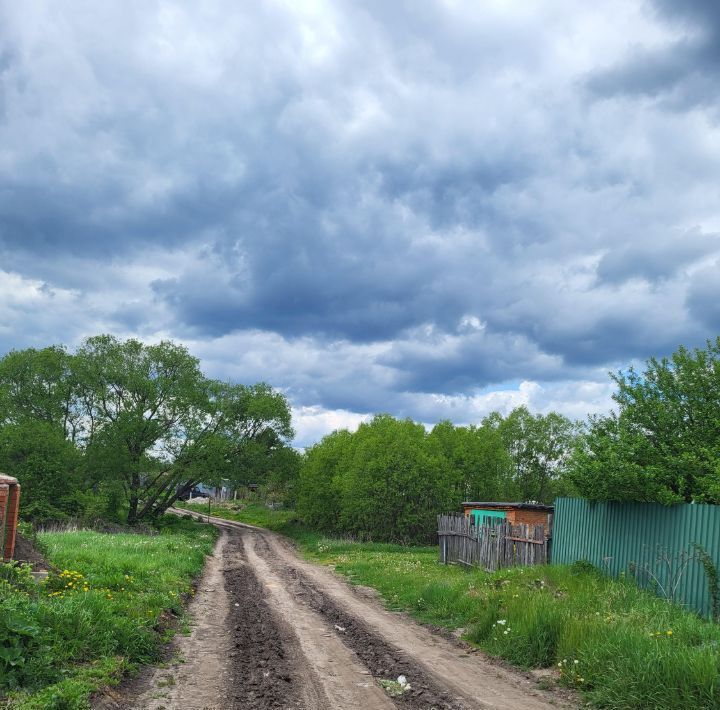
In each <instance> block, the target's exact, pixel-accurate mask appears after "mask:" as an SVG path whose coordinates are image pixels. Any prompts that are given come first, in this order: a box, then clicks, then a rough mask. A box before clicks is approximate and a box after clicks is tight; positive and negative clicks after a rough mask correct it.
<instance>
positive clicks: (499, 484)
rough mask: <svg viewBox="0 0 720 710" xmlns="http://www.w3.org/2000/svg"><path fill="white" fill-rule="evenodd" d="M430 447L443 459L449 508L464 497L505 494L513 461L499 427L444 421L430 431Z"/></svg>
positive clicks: (491, 497)
mask: <svg viewBox="0 0 720 710" xmlns="http://www.w3.org/2000/svg"><path fill="white" fill-rule="evenodd" d="M428 447H429V450H431V451H432V452H433V453H434V454H436V455H437V456H439V457H441V458H442V459H443V469H444V475H443V480H444V482H445V486H446V492H447V496H448V505H447V507H448V508H457V507H458V505H459V504H460V503H461V502H462V501H464V500H486V501H487V500H497V499H499V498H501V497H502V493H503V491H504V489H505V488H506V482H507V480H508V478H509V476H510V473H511V461H510V457H509V456H508V453H507V451H506V450H505V446H504V443H503V440H502V437H501V436H500V434H499V432H498V431H497V429H496V428H493V427H492V426H489V425H487V424H485V425H482V426H479V427H476V426H469V427H456V426H454V425H453V424H452V423H451V422H449V421H442V422H439V423H438V424H436V425H435V426H434V427H433V429H432V431H431V432H430V434H429V436H428Z"/></svg>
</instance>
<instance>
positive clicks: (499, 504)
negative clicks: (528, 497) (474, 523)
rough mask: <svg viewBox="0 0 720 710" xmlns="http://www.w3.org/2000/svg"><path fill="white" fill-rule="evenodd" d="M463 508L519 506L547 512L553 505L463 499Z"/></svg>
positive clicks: (486, 508) (551, 509)
mask: <svg viewBox="0 0 720 710" xmlns="http://www.w3.org/2000/svg"><path fill="white" fill-rule="evenodd" d="M462 505H463V507H464V508H480V509H483V510H491V509H493V508H519V509H524V510H546V511H548V512H549V513H551V512H552V511H553V506H551V505H545V504H544V503H519V502H516V503H507V502H499V501H465V502H464V503H463V504H462Z"/></svg>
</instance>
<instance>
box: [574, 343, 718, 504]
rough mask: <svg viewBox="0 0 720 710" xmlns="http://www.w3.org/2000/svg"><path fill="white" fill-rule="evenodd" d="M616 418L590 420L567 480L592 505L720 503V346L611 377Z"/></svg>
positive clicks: (681, 351) (686, 351)
mask: <svg viewBox="0 0 720 710" xmlns="http://www.w3.org/2000/svg"><path fill="white" fill-rule="evenodd" d="M613 380H614V381H615V383H616V385H617V391H616V393H615V394H614V395H613V399H614V400H615V402H616V403H617V411H616V412H613V413H611V414H609V415H608V416H600V417H593V418H591V420H590V422H589V424H588V428H587V431H586V433H585V435H584V436H583V437H582V438H581V439H580V442H579V446H578V447H577V450H576V452H575V454H574V456H573V459H572V466H571V469H570V477H571V479H572V481H573V483H574V484H575V486H576V487H577V489H578V490H579V492H580V493H581V494H582V495H584V496H585V497H587V498H590V499H593V500H621V501H653V502H659V503H666V504H670V503H677V502H691V501H696V502H707V503H720V338H717V339H716V340H715V341H714V342H712V341H708V343H707V347H706V348H704V349H699V348H698V349H694V350H689V349H687V348H684V347H681V348H679V349H678V351H677V352H675V353H674V354H673V355H672V356H671V357H669V358H661V359H656V358H651V359H650V360H648V361H647V362H646V363H645V368H644V370H643V371H642V372H638V371H636V370H635V369H634V368H630V369H629V370H627V371H626V372H618V373H617V374H615V375H613Z"/></svg>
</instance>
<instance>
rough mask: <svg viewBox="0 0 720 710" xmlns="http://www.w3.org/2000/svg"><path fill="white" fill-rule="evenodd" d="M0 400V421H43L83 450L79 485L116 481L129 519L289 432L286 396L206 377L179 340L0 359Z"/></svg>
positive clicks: (261, 452)
mask: <svg viewBox="0 0 720 710" xmlns="http://www.w3.org/2000/svg"><path fill="white" fill-rule="evenodd" d="M0 404H2V405H3V410H2V411H3V412H4V417H5V418H4V420H2V421H0V426H4V427H9V426H15V427H18V426H21V427H25V428H24V429H22V430H19V431H24V432H29V431H30V429H28V428H27V427H28V426H29V423H33V422H34V423H37V422H41V423H43V424H44V425H45V426H46V427H48V428H49V429H52V430H53V431H54V432H56V434H57V436H60V437H61V438H62V437H64V438H65V439H66V440H67V442H68V443H69V444H70V446H71V447H74V448H75V450H76V452H77V453H78V454H80V455H82V461H83V467H84V470H85V472H86V473H85V479H84V482H85V484H86V485H88V484H97V483H99V482H103V481H109V482H113V483H115V482H117V483H119V485H121V486H122V490H123V491H124V494H125V498H126V502H127V509H128V512H127V520H128V522H129V523H131V524H132V523H135V522H137V521H138V520H140V519H142V518H147V517H155V516H157V515H159V514H161V513H162V512H164V511H165V510H166V509H167V508H168V507H169V506H170V505H172V503H173V502H174V501H175V500H177V498H178V497H179V496H180V495H182V494H183V493H185V492H187V491H188V490H190V489H191V488H192V487H193V486H194V485H195V484H196V483H197V482H198V481H199V480H203V481H205V482H208V483H213V482H217V481H219V480H220V479H222V478H237V477H240V476H241V472H242V471H244V470H246V469H247V467H248V466H249V465H256V464H257V462H258V461H261V460H262V458H263V457H266V456H271V455H272V454H273V452H276V451H277V450H278V449H280V448H282V447H284V446H285V445H286V441H285V440H286V439H288V438H289V437H291V436H292V428H291V425H290V410H289V406H288V403H287V401H286V399H285V397H284V396H283V395H282V394H279V393H277V392H274V391H273V390H272V388H271V387H269V386H268V385H266V384H264V383H260V384H257V385H252V386H245V385H238V384H228V383H222V382H218V381H215V380H210V379H208V378H206V377H205V376H204V375H203V374H202V372H201V371H200V368H199V363H198V360H197V359H196V358H194V357H192V356H191V355H190V354H189V353H188V351H187V350H186V349H185V348H184V347H182V346H179V345H176V344H174V343H171V342H161V343H158V344H156V345H145V344H143V343H141V342H140V341H137V340H132V339H131V340H125V341H122V340H119V339H117V338H115V337H113V336H110V335H100V336H96V337H93V338H88V339H87V340H86V341H85V342H84V343H83V344H82V345H81V347H80V348H78V350H77V351H76V352H75V353H74V354H68V353H67V352H66V351H65V350H64V349H63V348H57V347H55V348H45V349H44V350H32V349H30V350H25V351H19V352H13V353H10V354H9V355H7V356H5V357H4V358H3V359H2V360H0ZM49 429H48V430H49ZM21 436H24V437H25V438H28V437H27V436H25V435H24V434H22V435H21ZM15 440H16V439H13V441H15ZM30 443H31V442H30V441H25V442H24V445H30ZM11 450H12V448H11V447H10V445H9V444H8V445H7V446H6V453H8V452H10V451H11ZM8 455H9V454H8Z"/></svg>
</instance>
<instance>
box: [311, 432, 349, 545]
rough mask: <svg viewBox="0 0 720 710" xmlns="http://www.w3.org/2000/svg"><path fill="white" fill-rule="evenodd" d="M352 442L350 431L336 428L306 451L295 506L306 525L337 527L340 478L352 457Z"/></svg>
mask: <svg viewBox="0 0 720 710" xmlns="http://www.w3.org/2000/svg"><path fill="white" fill-rule="evenodd" d="M353 442H354V438H353V435H352V434H351V433H350V432H349V431H336V432H333V433H332V434H329V435H328V436H326V437H325V438H324V439H323V440H322V441H321V442H319V443H318V444H315V446H313V447H311V448H310V449H308V451H307V452H306V453H305V458H304V460H303V462H302V467H301V469H300V483H299V488H300V490H299V493H298V504H297V509H298V514H299V515H300V516H301V517H302V518H303V520H304V521H305V522H306V523H307V524H308V526H309V527H311V528H314V529H316V530H321V531H323V532H337V531H339V530H340V511H341V500H340V497H341V495H342V488H341V481H342V477H343V475H344V474H345V472H346V471H347V468H348V467H349V465H350V461H351V459H352V451H353Z"/></svg>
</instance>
